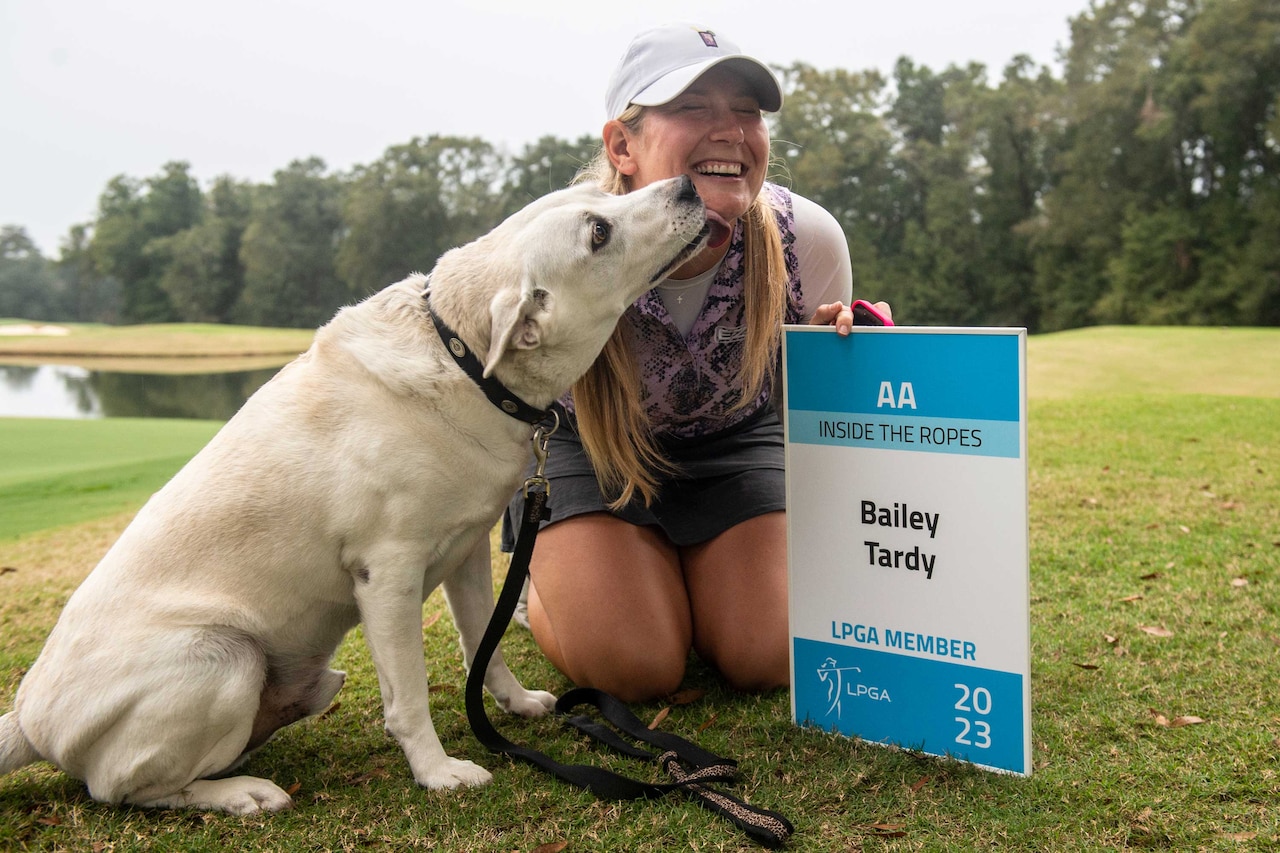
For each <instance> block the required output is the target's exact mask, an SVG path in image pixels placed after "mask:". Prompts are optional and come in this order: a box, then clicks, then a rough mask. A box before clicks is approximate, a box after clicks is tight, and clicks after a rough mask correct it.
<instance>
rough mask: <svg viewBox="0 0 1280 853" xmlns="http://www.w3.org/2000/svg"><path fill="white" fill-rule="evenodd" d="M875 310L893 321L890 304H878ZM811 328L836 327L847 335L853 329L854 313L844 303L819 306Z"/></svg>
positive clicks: (814, 313) (811, 321) (811, 322)
mask: <svg viewBox="0 0 1280 853" xmlns="http://www.w3.org/2000/svg"><path fill="white" fill-rule="evenodd" d="M875 308H876V310H877V311H879V312H880V313H881V314H883V315H884V316H885V317H887V318H889V319H890V320H892V319H893V310H892V309H891V308H890V307H889V303H888V302H876V303H875ZM809 325H811V326H835V327H836V331H837V332H839V333H840V334H842V335H847V334H849V332H850V331H851V330H852V329H853V311H852V309H850V308H849V306H848V305H845V304H844V303H843V302H829V303H827V304H826V305H819V306H818V310H817V311H814V312H813V316H812V317H810V318H809Z"/></svg>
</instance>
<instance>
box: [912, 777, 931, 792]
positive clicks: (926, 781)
mask: <svg viewBox="0 0 1280 853" xmlns="http://www.w3.org/2000/svg"><path fill="white" fill-rule="evenodd" d="M932 781H933V780H932V779H930V778H929V777H928V776H921V777H920V778H919V779H917V780H916V783H915V784H914V785H912V786H911V793H913V794H914V793H916V792H918V791H919V790H920V789H921V788H923V787H924V786H925V785H928V784H929V783H930V782H932Z"/></svg>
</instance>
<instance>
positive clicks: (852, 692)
mask: <svg viewBox="0 0 1280 853" xmlns="http://www.w3.org/2000/svg"><path fill="white" fill-rule="evenodd" d="M817 672H818V680H819V681H821V682H823V683H824V684H826V685H827V702H828V703H829V704H828V706H827V716H828V717H830V716H831V715H832V714H835V717H836V719H837V720H838V719H840V714H841V710H842V709H841V707H840V702H841V701H842V700H843V699H844V697H846V696H849V697H852V698H854V699H871V700H873V701H876V702H892V701H893V700H892V699H890V698H889V691H888V690H884V689H882V688H879V687H873V686H870V685H867V684H862V683H861V682H860V681H856V680H855V679H854V678H853V676H848V677H846V676H845V673H846V672H848V673H855V672H856V673H861V672H862V668H861V667H857V666H840V665H839V664H837V663H836V659H835V658H827V659H826V660H825V661H823V662H822V665H821V666H819V667H818V670H817ZM855 681H856V683H855Z"/></svg>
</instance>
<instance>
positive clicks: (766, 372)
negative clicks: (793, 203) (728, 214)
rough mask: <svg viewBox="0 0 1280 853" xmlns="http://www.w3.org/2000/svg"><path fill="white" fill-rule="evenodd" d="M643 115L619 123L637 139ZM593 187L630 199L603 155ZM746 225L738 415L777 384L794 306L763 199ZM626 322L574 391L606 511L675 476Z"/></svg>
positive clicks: (650, 495) (634, 111)
mask: <svg viewBox="0 0 1280 853" xmlns="http://www.w3.org/2000/svg"><path fill="white" fill-rule="evenodd" d="M643 114H644V110H643V108H642V107H638V106H635V105H634V104H633V105H631V106H629V107H628V108H627V110H626V112H624V113H623V114H622V115H621V116H619V119H618V120H619V121H621V122H623V124H625V125H626V126H627V128H628V129H629V130H631V131H632V132H633V133H634V132H639V131H640V126H641V123H642V121H641V120H642V118H643ZM588 182H591V183H595V184H597V185H598V186H599V187H600V188H601V189H603V190H604V191H606V192H609V193H613V194H615V195H622V194H625V193H627V192H629V191H630V187H629V186H628V182H627V179H626V176H624V175H622V174H621V173H619V172H618V170H617V169H616V168H615V167H614V165H613V162H612V161H611V160H610V159H609V155H608V152H607V151H605V149H604V148H603V147H601V149H600V150H599V151H598V152H597V153H596V156H595V158H594V159H593V160H592V161H591V162H590V163H588V164H587V165H586V166H585V167H583V169H582V171H581V172H580V173H579V174H578V176H577V177H576V178H575V183H588ZM742 223H743V239H744V249H745V257H744V258H743V274H744V282H743V298H744V300H745V304H746V322H745V325H746V330H747V333H746V343H745V344H744V349H743V352H744V357H743V360H742V365H741V367H740V368H739V370H738V377H737V378H738V381H739V383H740V385H741V390H742V393H741V396H740V397H739V399H738V401H737V403H735V404H734V407H733V408H734V409H740V408H742V407H744V406H747V405H749V404H750V403H751V402H752V401H754V400H755V399H756V397H757V396H758V395H759V393H760V390H761V389H762V388H763V387H764V383H765V382H766V381H772V379H773V371H774V365H775V364H776V363H777V358H778V348H779V346H780V342H781V339H782V324H783V322H784V320H785V319H786V310H787V303H788V299H789V290H788V287H787V267H786V258H785V257H784V255H783V251H782V235H781V232H780V231H779V228H778V220H777V218H776V216H775V215H774V210H773V207H772V205H771V204H770V202H769V199H768V198H767V197H766V194H765V193H764V192H763V191H762V192H761V193H760V194H759V195H758V196H757V197H756V199H755V200H754V201H753V202H752V204H751V207H750V208H749V209H748V210H747V212H746V214H744V215H743V217H742ZM626 316H627V315H623V321H622V322H619V323H618V326H617V328H616V329H615V330H614V332H613V335H612V336H611V337H610V338H609V341H608V343H607V344H605V347H604V350H603V352H601V354H600V356H599V357H598V358H597V359H596V360H595V362H594V363H593V364H592V366H591V368H590V369H589V370H588V371H587V373H586V375H584V376H583V377H582V378H581V379H579V380H578V381H577V382H576V383H574V385H573V389H572V390H573V401H574V409H575V414H576V416H577V423H578V434H579V436H580V437H581V438H582V444H583V446H584V447H585V448H586V450H587V456H588V457H589V458H590V459H591V465H592V467H593V468H594V469H595V472H596V479H597V480H598V481H599V483H600V489H601V491H602V492H603V493H604V494H605V495H606V496H608V495H610V494H613V493H616V494H617V497H616V498H615V499H614V500H613V501H612V502H610V504H609V507H610V508H611V509H618V508H619V507H621V506H623V505H625V504H626V503H628V502H629V501H631V500H632V499H633V498H634V497H635V496H636V494H637V493H638V494H639V495H640V496H641V497H642V498H643V499H644V502H645V504H646V505H648V504H650V503H652V502H653V499H654V498H655V497H656V496H657V493H658V477H659V476H660V475H663V474H671V473H675V472H676V470H677V469H676V466H674V465H673V464H672V463H671V462H670V461H669V460H668V459H667V458H666V456H665V455H664V454H663V452H662V449H661V448H660V447H659V446H658V442H657V441H656V439H655V438H654V434H653V425H652V424H650V423H649V418H648V415H647V413H646V412H645V409H644V405H643V402H642V391H643V387H642V383H641V379H640V370H639V366H638V365H637V364H636V358H635V351H634V347H633V345H632V339H633V328H632V324H631V323H629V322H626Z"/></svg>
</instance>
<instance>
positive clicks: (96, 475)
mask: <svg viewBox="0 0 1280 853" xmlns="http://www.w3.org/2000/svg"><path fill="white" fill-rule="evenodd" d="M219 427H221V424H220V423H217V422H214V421H183V420H161V419H146V418H138V419H134V418H120V419H106V420H97V421H75V420H52V419H42V418H5V419H0V541H3V540H5V539H11V538H13V537H16V536H19V535H21V534H24V533H30V532H32V531H35V530H42V529H45V528H49V527H59V526H63V525H69V524H77V523H79V522H82V521H89V520H91V519H95V518H100V517H102V516H106V515H115V514H117V513H120V512H126V511H130V510H136V509H137V508H138V507H139V506H141V505H142V504H143V503H144V502H145V501H146V499H147V498H148V497H149V496H150V495H151V494H152V493H153V492H154V491H156V489H158V488H159V487H160V486H162V485H163V484H164V483H165V482H166V481H167V480H168V479H169V478H170V477H172V476H173V474H174V473H175V472H176V471H177V470H178V469H179V468H181V467H182V466H183V465H184V464H185V463H186V461H187V460H188V459H190V458H191V457H192V456H193V455H195V453H196V452H197V451H198V450H199V449H200V448H201V447H203V446H204V445H205V443H206V442H208V441H209V439H210V438H212V437H213V435H214V433H216V432H217V431H218V428H219Z"/></svg>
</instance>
